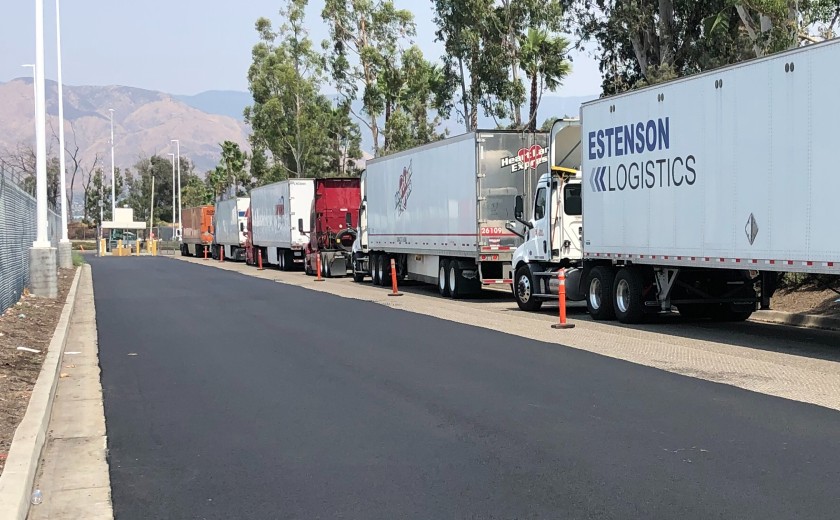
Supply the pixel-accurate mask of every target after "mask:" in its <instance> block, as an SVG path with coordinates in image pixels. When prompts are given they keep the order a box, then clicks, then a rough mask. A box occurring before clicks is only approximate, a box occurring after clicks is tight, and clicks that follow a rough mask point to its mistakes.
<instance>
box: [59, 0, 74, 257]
mask: <svg viewBox="0 0 840 520" xmlns="http://www.w3.org/2000/svg"><path fill="white" fill-rule="evenodd" d="M59 4H60V0H55V41H56V60H57V61H58V147H59V148H60V149H61V153H60V154H59V156H58V157H59V172H60V173H59V175H60V177H61V178H60V182H61V240H60V241H59V243H58V266H59V267H61V268H62V269H69V268H71V267H73V252H72V248H71V247H70V240H69V238H68V237H67V209H68V208H67V165H66V162H65V157H64V156H65V153H66V151H65V146H64V84H63V83H62V78H61V14H60V13H61V6H60V5H59Z"/></svg>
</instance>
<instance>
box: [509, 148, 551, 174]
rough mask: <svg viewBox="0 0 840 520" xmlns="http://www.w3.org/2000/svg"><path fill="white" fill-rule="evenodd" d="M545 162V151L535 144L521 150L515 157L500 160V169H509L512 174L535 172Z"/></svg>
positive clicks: (546, 159) (546, 160)
mask: <svg viewBox="0 0 840 520" xmlns="http://www.w3.org/2000/svg"><path fill="white" fill-rule="evenodd" d="M547 162H548V154H547V153H546V149H545V148H543V147H542V146H540V145H538V144H535V145H533V146H531V147H528V148H521V149H520V150H519V152H517V154H516V155H515V156H508V157H504V158H502V168H507V167H510V169H511V171H513V172H518V171H523V170H529V169H530V170H535V169H536V168H537V166H539V165H540V164H543V163H547Z"/></svg>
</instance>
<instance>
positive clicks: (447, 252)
mask: <svg viewBox="0 0 840 520" xmlns="http://www.w3.org/2000/svg"><path fill="white" fill-rule="evenodd" d="M546 145H547V135H546V134H544V133H537V134H527V133H520V132H510V131H479V132H472V133H468V134H464V135H461V136H457V137H453V138H450V139H446V140H443V141H439V142H436V143H432V144H429V145H425V146H421V147H418V148H415V149H412V150H407V151H404V152H401V153H397V154H394V155H389V156H386V157H382V158H378V159H375V160H372V161H370V162H368V165H367V170H366V172H365V174H364V175H363V182H362V189H363V192H362V197H363V199H362V208H361V212H360V219H359V222H360V229H359V233H358V237H359V239H358V240H357V241H356V246H355V252H354V262H353V265H354V278H355V279H356V280H357V281H361V280H362V279H363V278H364V276H365V275H371V278H372V279H373V282H374V283H375V284H378V285H390V275H389V273H390V260H391V259H394V260H395V263H396V266H397V271H398V274H399V276H400V277H401V278H402V277H406V278H409V279H412V280H417V281H422V282H426V283H434V284H437V285H438V288H439V291H440V293H441V294H442V295H449V296H452V297H456V298H457V297H459V296H461V295H463V294H466V293H468V292H473V291H475V290H477V289H478V288H480V287H481V286H482V285H493V284H508V285H509V284H510V283H511V280H512V274H513V273H512V268H511V256H512V254H513V251H514V250H515V249H516V247H517V246H518V245H519V244H520V243H521V237H520V236H517V235H516V234H515V233H514V232H512V231H511V230H509V229H508V227H507V225H508V223H509V222H510V221H512V219H513V208H514V201H515V199H516V197H517V196H518V195H522V194H525V193H529V192H530V191H531V190H532V189H533V186H534V184H535V182H536V179H538V178H539V176H540V174H542V173H544V172H546V171H547V163H548V159H547V156H546V149H545V147H546Z"/></svg>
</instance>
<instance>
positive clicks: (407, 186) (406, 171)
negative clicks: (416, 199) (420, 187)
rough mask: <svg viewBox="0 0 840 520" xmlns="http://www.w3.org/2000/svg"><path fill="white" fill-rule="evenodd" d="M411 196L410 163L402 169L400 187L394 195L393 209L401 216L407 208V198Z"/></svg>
mask: <svg viewBox="0 0 840 520" xmlns="http://www.w3.org/2000/svg"><path fill="white" fill-rule="evenodd" d="M410 195H411V162H409V163H408V166H406V167H404V168H403V171H402V174H401V175H400V185H399V187H398V188H397V192H396V193H395V194H394V208H395V209H396V210H397V213H398V214H400V215H401V214H402V213H403V212H404V211H405V210H406V208H407V207H408V197H409V196H410Z"/></svg>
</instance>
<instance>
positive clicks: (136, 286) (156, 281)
mask: <svg viewBox="0 0 840 520" xmlns="http://www.w3.org/2000/svg"><path fill="white" fill-rule="evenodd" d="M91 264H92V266H93V276H94V288H95V295H96V310H97V322H98V332H99V348H100V358H101V365H102V380H103V389H104V394H105V413H106V420H107V430H108V447H109V449H110V460H109V462H110V471H111V483H112V487H113V501H114V508H115V513H116V518H117V520H126V519H144V520H148V519H157V518H161V519H163V518H166V519H187V518H189V519H192V518H196V519H201V518H206V519H252V518H253V519H274V518H284V519H285V518H290V519H291V518H299V519H314V518H323V519H332V518H353V519H379V518H381V519H396V518H400V519H402V518H418V519H449V518H469V519H501V518H504V519H513V518H551V519H571V518H575V519H576V518H616V519H629V518H643V519H652V518H669V519H670V518H680V519H690V518H698V519H710V518H726V519H730V518H762V519H769V518H836V517H837V514H838V513H837V512H838V511H840V493H838V492H837V483H838V482H840V414H838V413H836V412H833V411H829V410H826V409H822V408H818V407H815V406H810V405H805V404H801V403H796V402H791V401H785V400H782V399H778V398H773V397H768V396H764V395H759V394H755V393H750V392H747V391H744V390H740V389H736V388H732V387H728V386H723V385H717V384H713V383H708V382H704V381H700V380H696V379H691V378H687V377H683V376H678V375H674V374H670V373H667V372H662V371H658V370H655V369H652V368H646V367H642V366H638V365H633V364H629V363H626V362H622V361H618V360H614V359H608V358H604V357H599V356H597V355H594V354H591V353H587V352H582V351H578V350H574V349H567V348H563V347H558V346H556V345H548V344H542V343H539V342H535V341H529V340H524V339H521V338H518V337H514V336H508V335H505V334H501V333H496V332H493V331H489V330H485V329H479V328H474V327H469V326H462V325H459V324H456V323H452V322H448V321H441V320H437V319H433V318H429V317H426V316H422V315H417V314H411V313H408V312H403V311H398V310H392V309H388V308H386V307H383V306H380V305H376V304H373V303H369V302H364V301H357V300H345V299H340V298H337V297H333V296H330V295H327V294H322V293H318V292H313V291H307V290H305V289H301V288H296V287H290V286H284V285H281V284H277V283H273V282H269V281H265V280H258V279H255V278H251V277H247V276H243V275H240V274H236V273H231V272H226V271H221V270H217V269H213V268H210V267H204V266H196V265H191V264H187V263H182V262H176V261H172V260H168V259H163V258H138V259H134V258H122V259H115V258H114V259H111V258H109V259H102V260H99V259H92V260H91ZM301 276H303V275H301ZM133 354H136V355H133Z"/></svg>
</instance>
